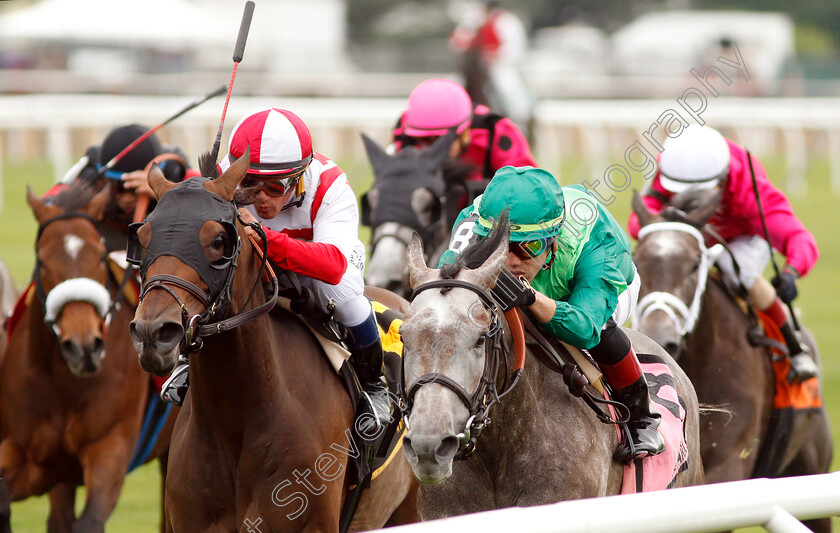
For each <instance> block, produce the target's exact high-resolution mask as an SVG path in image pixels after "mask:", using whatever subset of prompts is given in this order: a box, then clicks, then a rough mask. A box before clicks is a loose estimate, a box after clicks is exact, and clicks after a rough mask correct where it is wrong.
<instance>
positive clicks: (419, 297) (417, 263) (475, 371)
mask: <svg viewBox="0 0 840 533" xmlns="http://www.w3.org/2000/svg"><path fill="white" fill-rule="evenodd" d="M502 218H503V221H502V222H500V223H499V224H497V226H496V229H495V230H494V233H493V234H491V235H490V236H489V237H488V238H487V239H484V240H483V241H480V242H478V243H476V244H475V245H473V246H470V247H469V248H467V249H466V250H465V251H464V252H463V253H462V254H461V256H460V257H459V259H458V262H457V263H455V264H451V265H446V266H444V267H443V268H441V269H439V270H438V269H434V268H429V267H428V266H427V265H426V262H425V259H424V257H423V250H422V244H421V242H420V239H419V237H417V236H415V237H414V238H413V239H412V241H411V244H410V245H409V247H408V252H407V260H408V268H409V276H410V281H411V288H412V289H413V290H414V298H413V299H412V302H411V305H410V306H409V308H408V312H407V314H406V316H405V320H404V321H403V324H402V327H401V328H400V331H401V334H402V339H403V343H404V346H405V348H404V355H403V362H404V365H405V369H404V372H403V373H404V396H405V404H406V405H405V411H404V415H405V417H406V425H407V427H408V432H407V433H406V436H405V439H404V441H403V444H404V449H405V453H406V457H407V458H408V462H409V464H410V465H411V468H412V470H413V471H414V474H415V476H416V477H417V478H418V479H419V480H420V481H421V482H423V483H437V482H440V481H442V480H444V479H445V478H447V477H449V476H450V475H451V474H452V462H453V460H454V459H455V458H456V454H459V452H461V453H464V452H469V451H470V449H469V448H470V447H471V446H474V445H475V438H477V436H478V433H480V431H481V429H483V427H484V425H485V422H486V418H487V414H488V411H489V408H490V406H491V405H492V404H493V403H494V402H495V400H497V399H498V397H499V394H498V393H497V391H496V378H497V376H496V373H497V371H498V368H499V357H500V354H499V350H500V346H501V342H502V340H501V335H502V329H501V323H500V317H499V312H498V311H497V309H496V304H495V303H494V301H493V300H492V298H491V297H490V295H489V290H490V288H492V287H493V286H495V284H496V280H497V278H498V276H499V273H500V272H501V269H502V267H503V266H504V265H505V261H506V260H507V256H508V243H507V233H508V219H507V214H506V213H505V215H503V217H502ZM501 357H504V356H503V355H502V356H501Z"/></svg>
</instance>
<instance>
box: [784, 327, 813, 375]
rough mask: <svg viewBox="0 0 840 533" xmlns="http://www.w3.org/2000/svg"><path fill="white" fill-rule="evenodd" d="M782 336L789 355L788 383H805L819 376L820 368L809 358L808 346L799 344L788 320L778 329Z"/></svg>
mask: <svg viewBox="0 0 840 533" xmlns="http://www.w3.org/2000/svg"><path fill="white" fill-rule="evenodd" d="M779 331H781V332H782V336H783V337H784V338H785V344H787V347H788V352H789V353H790V375H789V376H788V381H790V382H797V381H805V380H808V379H811V378H814V377H817V376H818V375H819V374H820V368H819V367H818V366H817V362H816V361H814V359H813V358H811V353H810V350H809V349H808V346H807V345H806V344H805V343H803V342H801V341H800V339H799V336H798V335H797V334H796V332H795V331H794V330H793V326H792V325H791V323H790V320H788V321H786V322H785V323H784V325H782V326H780V327H779Z"/></svg>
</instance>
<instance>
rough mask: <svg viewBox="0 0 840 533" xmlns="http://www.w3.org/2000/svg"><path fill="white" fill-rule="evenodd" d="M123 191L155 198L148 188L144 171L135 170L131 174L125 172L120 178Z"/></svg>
mask: <svg viewBox="0 0 840 533" xmlns="http://www.w3.org/2000/svg"><path fill="white" fill-rule="evenodd" d="M120 180H121V181H122V186H123V189H125V190H126V191H131V192H133V193H134V194H145V195H147V196H149V197H150V198H154V197H155V193H154V191H152V188H151V187H149V180H148V175H147V174H146V171H145V170H135V171H133V172H126V173H125V174H123V175H122V177H120Z"/></svg>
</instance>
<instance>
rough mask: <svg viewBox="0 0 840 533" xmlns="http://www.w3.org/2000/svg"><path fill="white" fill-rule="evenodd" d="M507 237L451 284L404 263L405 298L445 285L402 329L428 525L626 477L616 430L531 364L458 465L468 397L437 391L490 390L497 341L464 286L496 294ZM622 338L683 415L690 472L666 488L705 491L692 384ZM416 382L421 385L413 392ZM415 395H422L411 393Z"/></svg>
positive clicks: (485, 309)
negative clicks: (666, 381)
mask: <svg viewBox="0 0 840 533" xmlns="http://www.w3.org/2000/svg"><path fill="white" fill-rule="evenodd" d="M505 229H507V228H505ZM500 233H501V232H500ZM506 235H507V231H504V232H503V233H501V236H500V237H498V236H497V237H495V238H494V236H493V235H491V236H490V237H488V238H487V239H484V241H481V242H479V243H477V244H476V245H473V246H475V247H478V248H479V249H477V250H474V251H475V253H473V254H470V255H471V257H470V259H464V258H465V257H466V256H468V253H467V251H466V250H465V251H464V253H463V254H462V256H461V260H463V261H464V265H463V268H461V270H460V271H458V272H457V274H455V275H454V277H453V279H448V280H441V271H440V270H437V269H433V268H429V267H428V266H427V265H426V262H425V260H424V259H423V252H422V244H421V242H420V239H419V238H418V237H417V236H415V237H414V238H413V240H412V241H411V243H410V245H409V248H408V251H407V262H408V268H409V273H410V280H411V286H412V288H414V289H416V288H417V287H419V286H421V285H424V284H427V285H428V284H429V283H430V282H432V283H435V282H439V283H442V284H449V285H450V286H449V287H440V288H438V287H437V286H435V287H434V288H433V289H432V290H423V291H422V292H419V293H415V297H414V299H413V301H412V302H411V305H410V306H409V308H408V312H407V314H406V316H405V320H404V322H403V324H402V327H401V332H402V339H403V342H404V343H405V350H404V364H405V386H406V389H407V390H410V389H413V391H412V393H410V394H408V400H409V402H410V413H409V416H408V420H407V421H406V424H407V426H408V432H407V434H406V437H405V440H404V450H405V453H406V456H407V458H408V461H409V464H410V465H411V467H412V469H413V471H414V474H415V476H416V477H417V478H418V479H419V480H420V481H421V486H420V491H419V495H418V510H419V513H420V516H421V518H422V519H423V520H429V519H434V518H440V517H446V516H452V515H460V514H466V513H473V512H479V511H485V510H490V509H497V508H502V507H512V506H531V505H541V504H547V503H553V502H557V501H561V500H572V499H579V498H590V497H596V496H607V495H613V494H618V493H620V491H621V485H622V465H621V464H619V463H617V462H615V461H613V459H612V455H613V451H614V450H615V448H616V446H617V443H618V438H617V434H616V429H615V427H614V426H612V425H607V424H603V423H601V422H600V421H599V420H598V419H596V417H595V415H594V413H593V412H592V410H591V409H590V408H589V407H588V406H587V405H586V404H585V403H584V402H583V401H582V400H581V399H580V398H577V397H574V396H572V395H571V394H570V392H569V390H568V388H567V387H566V385H565V384H564V383H563V379H562V376H560V375H559V374H557V373H555V372H553V371H551V370H549V369H548V368H547V367H546V366H544V365H543V364H541V363H539V362H537V361H536V360H534V359H533V358H532V357H530V353H529V354H528V356H529V357H528V358H527V363H526V364H525V369H524V372H523V373H522V375H521V379H520V380H519V382H518V384H517V385H516V386H515V387H514V388H512V389H510V392H509V394H508V395H506V396H504V397H503V398H502V400H501V402H500V403H497V404H495V406H494V407H493V408H492V410H491V411H490V412H489V416H490V417H492V424H491V425H488V426H487V427H486V428H484V429H483V432H482V433H481V436H480V438H479V439H478V440H477V442H476V447H475V450H474V452H473V453H471V454H470V455H469V456H468V457H467V458H466V459H465V460H456V455H458V456H459V457H460V456H461V455H463V454H464V448H463V446H462V444H463V442H464V441H465V440H466V439H465V433H467V432H468V431H469V428H470V425H471V422H470V421H468V418H470V416H471V413H470V411H469V410H468V408H467V406H466V404H465V401H464V395H463V393H456V391H455V388H453V387H452V385H451V384H450V385H446V386H444V384H443V383H442V381H449V382H451V383H454V384H457V386H458V387H461V390H462V391H465V392H466V394H467V395H468V394H469V393H470V392H471V391H475V390H477V388H479V387H480V386H481V383H482V382H487V380H486V378H487V376H485V374H486V372H485V370H484V369H485V357H486V353H487V352H486V350H485V343H487V342H491V340H490V339H491V338H492V336H491V335H489V334H490V331H489V330H490V326H489V325H488V323H489V322H491V321H492V318H491V316H492V314H493V310H492V307H491V306H492V302H490V303H489V304H488V300H487V297H486V296H485V297H482V296H481V295H480V294H479V293H478V292H477V291H476V290H474V289H473V288H470V286H473V287H484V288H489V287H492V286H494V285H495V283H496V279H497V278H498V276H499V273H500V271H501V269H502V267H503V266H504V264H505V261H506V258H507V254H508V243H507V240H506V239H505V237H506ZM480 247H484V250H481V249H480ZM452 282H456V283H452ZM502 316H503V315H498V319H499V320H500V321H501V323H502V327H503V328H504V329H505V331H506V334H505V335H504V340H503V341H502V342H504V343H507V344H508V345H509V344H510V340H509V339H510V336H509V335H508V334H507V328H508V326H507V323H506V321H505V320H504V319H503V318H502ZM625 331H626V332H627V335H628V336H629V337H630V340H631V342H632V344H633V347H634V348H635V349H636V351H637V353H649V354H656V355H658V356H660V357H661V358H662V359H664V360H665V361H666V362H667V365H668V367H669V368H670V370H671V372H672V373H673V376H674V381H675V384H676V389H677V391H678V393H679V395H680V396H681V397H682V399H683V400H684V402H685V404H686V413H687V414H686V426H685V435H686V442H687V444H688V458H689V462H688V464H689V466H688V468H687V470H685V471H683V472H682V473H680V474H678V475H677V476H676V478H675V479H674V481H673V486H676V487H681V486H689V485H697V484H702V483H703V467H702V463H701V460H700V447H699V428H698V404H697V397H696V395H695V393H694V389H693V387H692V386H691V383H690V382H689V380H688V378H687V377H686V376H685V373H684V372H683V371H682V370H681V369H680V367H679V366H678V365H677V364H676V363H675V362H674V361H673V359H671V357H670V356H668V354H667V352H665V351H664V350H663V349H662V348H661V347H660V346H658V345H657V344H656V343H654V342H653V341H652V340H650V339H649V338H647V337H645V336H644V335H642V334H640V333H638V332H636V331H632V330H629V329H627V330H625ZM503 357H505V358H506V357H508V356H503ZM511 365H512V361H505V362H503V363H501V364H500V365H499V367H500V368H504V369H505V370H507V369H508V368H511ZM430 375H431V376H434V379H431V378H429V377H428V376H430ZM421 376H425V381H424V380H423V379H420V381H418V378H421ZM483 377H484V378H485V379H484V380H483V379H482V378H483ZM494 379H495V380H496V381H497V382H498V383H500V382H501V379H502V378H501V377H499V376H490V377H489V382H491V383H492V381H493V380H494ZM418 383H419V384H423V386H415V385H417V384H418ZM456 388H457V387H456Z"/></svg>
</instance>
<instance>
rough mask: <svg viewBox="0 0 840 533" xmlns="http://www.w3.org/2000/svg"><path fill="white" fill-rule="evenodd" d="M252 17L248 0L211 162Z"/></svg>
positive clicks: (218, 142) (240, 25) (219, 137)
mask: <svg viewBox="0 0 840 533" xmlns="http://www.w3.org/2000/svg"><path fill="white" fill-rule="evenodd" d="M253 16H254V2H253V0H248V1H247V2H245V10H244V11H243V12H242V22H241V23H240V24H239V36H238V37H237V38H236V46H234V47H233V72H232V73H231V75H230V84H229V85H228V89H227V96H226V97H225V107H224V108H223V109H222V120H221V121H220V123H219V132H218V133H217V134H216V142H214V143H213V151H212V152H211V155H210V157H211V158H212V159H213V161H216V158H217V157H218V155H219V147H220V146H221V144H222V130H223V129H224V127H225V115H226V114H227V108H228V103H229V102H230V92H231V90H232V89H233V80H234V79H235V78H236V69H237V68H239V62H240V61H242V55H243V54H244V53H245V41H247V40H248V30H249V29H250V28H251V18H252V17H253Z"/></svg>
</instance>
